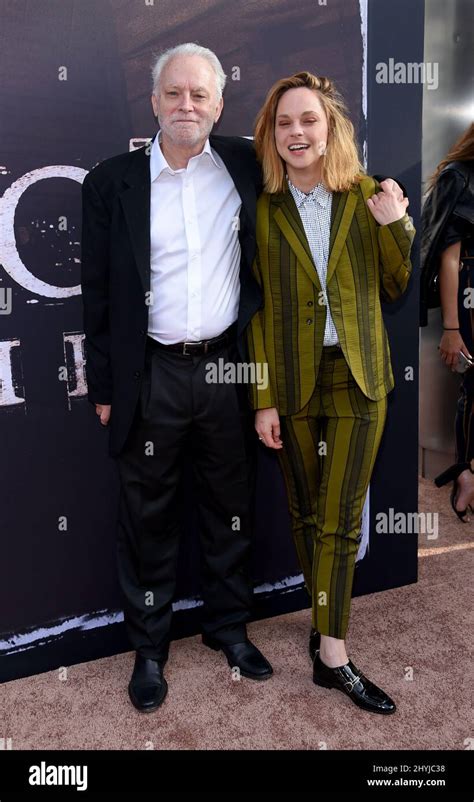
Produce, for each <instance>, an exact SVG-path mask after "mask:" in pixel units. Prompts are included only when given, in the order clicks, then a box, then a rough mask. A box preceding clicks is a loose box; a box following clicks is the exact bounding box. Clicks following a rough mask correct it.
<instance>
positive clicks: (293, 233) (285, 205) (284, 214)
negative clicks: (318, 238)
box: [273, 190, 321, 292]
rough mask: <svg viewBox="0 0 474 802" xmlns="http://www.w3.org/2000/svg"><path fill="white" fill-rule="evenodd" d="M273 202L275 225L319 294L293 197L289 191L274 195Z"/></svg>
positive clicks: (311, 258)
mask: <svg viewBox="0 0 474 802" xmlns="http://www.w3.org/2000/svg"><path fill="white" fill-rule="evenodd" d="M273 202H274V203H275V204H276V206H277V208H276V211H275V212H274V215H273V218H274V220H275V223H276V224H277V226H278V227H279V229H280V231H281V232H282V234H283V236H284V237H285V239H286V240H287V242H288V244H289V246H290V248H291V249H292V250H293V252H294V253H295V255H296V258H297V259H298V261H299V262H300V264H301V266H302V267H303V269H304V270H305V271H306V273H307V274H308V276H309V278H310V279H311V281H312V282H313V284H315V285H316V287H317V288H318V291H319V292H320V291H321V282H320V281H319V276H318V271H317V270H316V267H315V264H314V262H313V257H312V255H311V248H310V247H309V243H308V239H307V237H306V233H305V230H304V227H303V223H302V222H301V217H300V213H299V211H298V209H297V207H296V203H295V201H294V199H293V195H292V194H291V192H290V190H287V191H286V192H281V193H280V194H277V195H275V197H274V200H273Z"/></svg>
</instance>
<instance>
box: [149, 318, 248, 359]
mask: <svg viewBox="0 0 474 802" xmlns="http://www.w3.org/2000/svg"><path fill="white" fill-rule="evenodd" d="M236 331H237V324H236V323H233V324H232V326H229V328H228V329H226V330H225V331H224V332H222V334H219V336H218V337H212V338H211V339H210V340H199V341H198V342H193V341H189V340H188V341H186V342H182V343H171V344H169V345H168V344H166V343H160V342H158V340H155V339H154V338H153V337H148V340H147V342H148V345H149V346H150V347H151V348H157V349H159V350H160V351H162V350H164V351H173V352H174V353H177V354H184V355H186V356H201V355H203V354H212V353H213V351H218V350H219V348H222V347H223V346H224V345H226V344H227V343H230V342H231V341H232V340H233V339H234V338H235V334H236Z"/></svg>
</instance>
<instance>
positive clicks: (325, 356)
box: [248, 72, 414, 713]
mask: <svg viewBox="0 0 474 802" xmlns="http://www.w3.org/2000/svg"><path fill="white" fill-rule="evenodd" d="M255 145H256V149H257V156H258V158H259V160H260V162H261V164H262V169H263V175H264V189H265V191H264V192H263V194H262V195H261V197H260V199H259V201H258V207H257V258H256V260H255V264H254V272H255V275H256V278H257V280H258V282H259V284H260V286H261V289H262V294H263V304H262V307H261V309H260V310H259V311H258V312H257V313H256V315H255V316H254V318H253V319H252V322H251V325H250V327H249V334H248V339H249V348H250V353H251V356H252V359H253V360H254V361H256V362H261V363H267V364H268V371H269V383H268V386H267V387H266V388H264V387H263V385H262V386H259V385H254V386H253V387H252V404H253V407H254V409H255V410H256V415H255V428H256V431H257V433H258V436H259V438H260V440H261V441H262V442H263V443H264V445H265V446H266V447H267V448H271V449H275V450H276V452H277V454H278V457H279V460H280V464H281V468H282V470H283V475H284V478H285V482H286V487H287V493H288V502H289V508H290V514H291V519H292V529H293V535H294V539H295V544H296V549H297V553H298V557H299V560H300V563H301V567H302V570H303V574H304V578H305V584H306V588H307V590H308V591H309V593H310V594H311V595H312V624H313V626H312V631H311V636H310V652H311V654H312V656H313V657H314V662H313V680H314V682H315V683H316V684H318V685H321V686H323V687H327V688H338V689H339V690H341V691H343V692H344V693H346V694H347V695H348V696H349V698H350V699H351V700H352V701H353V702H354V703H355V704H357V705H359V706H360V707H362V708H364V709H366V710H369V711H372V712H376V713H393V712H394V711H395V704H394V702H393V701H392V699H391V698H390V697H389V696H388V695H387V694H386V693H385V692H384V691H382V690H381V689H380V688H378V687H377V686H375V685H374V684H373V683H372V682H370V681H369V680H368V679H367V677H366V676H364V674H362V672H361V671H359V670H358V669H357V668H356V667H355V666H354V664H353V663H352V662H351V661H350V660H349V658H348V656H347V653H346V648H345V641H344V639H345V636H346V631H347V627H348V623H349V611H350V602H351V592H352V583H353V574H354V565H355V558H356V554H357V549H358V542H359V536H360V528H361V516H362V508H363V504H364V499H365V496H366V492H367V487H368V484H369V480H370V476H371V473H372V469H373V465H374V461H375V458H376V455H377V450H378V447H379V443H380V439H381V436H382V432H383V428H384V424H385V417H386V410H387V394H388V393H389V392H390V390H391V389H392V388H393V386H394V379H393V373H392V368H391V363H390V349H389V343H388V339H387V333H386V330H385V327H384V323H383V320H382V311H381V305H380V300H381V299H383V300H385V301H395V300H396V299H397V298H399V296H400V295H401V294H402V293H403V292H404V291H405V289H406V286H407V283H408V280H409V277H410V272H411V264H410V259H409V254H410V248H411V243H412V240H413V236H414V229H413V226H412V224H411V222H410V219H409V217H408V216H407V214H406V207H407V205H408V200H407V199H406V198H404V197H403V193H402V192H401V190H400V188H399V187H398V185H397V184H396V183H395V182H394V181H392V180H391V179H388V180H386V181H383V182H382V183H381V184H378V182H377V181H375V180H374V179H373V178H371V177H370V176H367V175H365V173H364V170H363V168H362V166H361V164H360V162H359V158H358V155H357V146H356V143H355V138H354V129H353V126H352V124H351V122H350V120H349V119H348V116H347V111H346V108H345V106H344V103H343V101H342V98H341V97H340V95H339V94H338V92H337V91H336V89H335V87H334V84H333V83H332V81H330V80H329V79H328V78H323V77H318V76H316V75H312V74H311V73H309V72H300V73H297V74H296V75H293V76H291V77H289V78H284V79H282V80H280V81H278V82H277V83H276V84H275V85H274V86H273V87H272V88H271V89H270V91H269V93H268V95H267V98H266V100H265V103H264V105H263V107H262V109H261V110H260V112H259V115H258V118H257V122H256V129H255Z"/></svg>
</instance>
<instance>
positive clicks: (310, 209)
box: [287, 177, 339, 345]
mask: <svg viewBox="0 0 474 802" xmlns="http://www.w3.org/2000/svg"><path fill="white" fill-rule="evenodd" d="M287 180H288V186H289V188H290V192H291V194H292V195H293V198H294V200H295V203H296V207H297V209H298V211H299V214H300V217H301V222H302V223H303V228H304V230H305V234H306V238H307V240H308V243H309V247H310V249H311V255H312V257H313V262H314V264H315V265H316V270H317V271H318V276H319V281H320V284H321V289H322V291H323V295H324V301H325V304H326V326H325V329H324V340H323V345H338V344H339V337H338V336H337V331H336V327H335V325H334V321H333V319H332V317H331V310H330V308H329V301H328V296H327V281H326V276H327V272H328V259H329V236H330V233H331V207H332V192H328V190H327V189H326V188H325V187H324V185H323V184H322V183H319V184H316V186H315V187H313V189H312V190H311V192H302V191H301V189H298V187H295V186H294V184H292V183H291V181H290V179H289V178H288V177H287Z"/></svg>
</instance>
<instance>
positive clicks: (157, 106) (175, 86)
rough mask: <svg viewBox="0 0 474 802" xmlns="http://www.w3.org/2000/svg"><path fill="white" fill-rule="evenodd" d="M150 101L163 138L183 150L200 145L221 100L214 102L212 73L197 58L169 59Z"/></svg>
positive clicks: (221, 104) (207, 133) (214, 117)
mask: <svg viewBox="0 0 474 802" xmlns="http://www.w3.org/2000/svg"><path fill="white" fill-rule="evenodd" d="M151 102H152V105H153V111H154V113H155V114H156V116H157V117H158V122H159V126H160V129H161V132H162V136H163V138H164V139H165V140H166V139H167V140H168V141H169V142H171V143H172V144H173V145H175V146H178V147H179V146H181V147H187V148H189V147H194V146H195V145H197V144H198V143H201V142H202V144H203V145H204V142H205V141H206V139H207V137H208V136H209V134H210V133H211V131H212V128H213V126H214V123H216V122H217V120H218V119H219V117H220V115H221V111H222V106H223V100H222V98H221V99H220V100H218V99H217V89H216V78H215V74H214V71H213V69H212V67H211V65H210V64H209V62H208V61H207V60H206V59H204V58H202V57H201V56H176V57H175V58H173V59H171V61H169V62H168V63H167V65H166V66H165V68H164V70H163V72H162V73H161V79H160V84H159V87H157V88H156V90H155V92H154V93H153V94H152V96H151Z"/></svg>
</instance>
